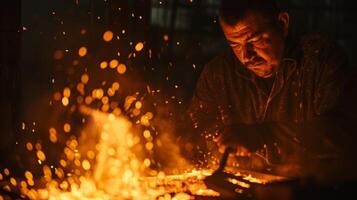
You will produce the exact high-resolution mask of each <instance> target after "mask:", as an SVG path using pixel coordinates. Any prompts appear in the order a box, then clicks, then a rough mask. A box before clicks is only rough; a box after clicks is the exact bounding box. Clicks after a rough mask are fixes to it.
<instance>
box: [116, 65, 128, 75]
mask: <svg viewBox="0 0 357 200" xmlns="http://www.w3.org/2000/svg"><path fill="white" fill-rule="evenodd" d="M117 71H118V73H119V74H124V73H125V72H126V66H125V65H124V64H120V65H119V66H118V68H117Z"/></svg>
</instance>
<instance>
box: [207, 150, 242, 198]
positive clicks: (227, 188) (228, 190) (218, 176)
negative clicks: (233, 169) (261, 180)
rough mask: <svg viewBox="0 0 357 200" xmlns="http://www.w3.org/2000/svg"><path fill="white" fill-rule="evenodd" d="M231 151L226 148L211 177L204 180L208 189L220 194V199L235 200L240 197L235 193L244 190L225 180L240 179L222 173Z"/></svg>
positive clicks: (239, 194)
mask: <svg viewBox="0 0 357 200" xmlns="http://www.w3.org/2000/svg"><path fill="white" fill-rule="evenodd" d="M233 151H234V149H233V148H232V147H227V148H226V149H225V151H224V153H223V156H222V158H221V160H220V163H219V167H218V168H217V170H216V171H215V172H214V173H213V174H212V175H211V176H208V177H206V178H205V179H204V182H205V184H206V186H207V187H208V188H210V189H212V190H215V191H217V192H219V193H220V198H221V199H236V198H239V197H242V194H241V193H239V192H237V191H238V190H241V191H242V190H244V189H245V188H240V187H239V186H238V185H236V184H233V183H231V182H229V181H228V180H227V179H229V178H232V179H239V180H242V179H241V177H237V176H234V175H233V174H229V173H226V172H224V168H225V167H226V164H227V160H228V156H229V154H230V153H232V152H233ZM242 181H243V180H242ZM243 182H244V181H243Z"/></svg>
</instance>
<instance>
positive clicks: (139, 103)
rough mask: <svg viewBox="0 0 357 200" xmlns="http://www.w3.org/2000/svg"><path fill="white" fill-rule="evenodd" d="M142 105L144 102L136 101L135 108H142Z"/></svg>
mask: <svg viewBox="0 0 357 200" xmlns="http://www.w3.org/2000/svg"><path fill="white" fill-rule="evenodd" d="M142 106H143V104H142V103H141V102H140V101H137V102H136V103H135V108H136V109H140V108H141V107H142Z"/></svg>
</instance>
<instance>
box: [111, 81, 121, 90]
mask: <svg viewBox="0 0 357 200" xmlns="http://www.w3.org/2000/svg"><path fill="white" fill-rule="evenodd" d="M119 87H120V85H119V83H118V82H114V83H113V84H112V88H113V90H118V89H119Z"/></svg>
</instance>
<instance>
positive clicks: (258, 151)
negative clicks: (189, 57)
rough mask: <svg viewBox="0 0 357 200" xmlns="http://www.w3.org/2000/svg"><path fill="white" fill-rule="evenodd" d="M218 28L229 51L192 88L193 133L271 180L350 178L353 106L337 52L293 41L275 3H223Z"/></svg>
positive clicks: (312, 38) (316, 38)
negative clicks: (249, 160)
mask: <svg viewBox="0 0 357 200" xmlns="http://www.w3.org/2000/svg"><path fill="white" fill-rule="evenodd" d="M220 24H221V28H222V30H223V33H224V35H225V37H226V39H227V42H228V44H229V45H230V47H231V48H230V49H229V50H228V51H226V52H224V53H222V54H221V55H219V56H217V57H216V58H214V59H213V60H212V61H211V62H209V63H208V64H207V65H206V66H205V67H204V69H203V71H202V73H201V76H200V78H199V80H198V83H197V88H196V91H195V93H194V96H193V99H192V102H191V105H190V107H189V112H188V113H189V115H190V117H191V119H192V121H193V123H194V127H195V128H196V130H197V131H198V132H201V133H203V135H204V136H205V137H208V136H209V135H214V134H215V133H217V134H218V135H217V136H218V137H216V138H215V141H216V142H217V144H218V146H221V147H222V146H232V147H236V149H240V150H243V151H240V154H242V152H243V153H244V152H245V153H244V154H245V155H250V156H251V157H261V158H263V160H264V161H265V164H266V165H265V166H264V167H265V168H269V170H273V171H274V172H275V173H278V174H282V175H286V176H309V177H310V176H313V177H315V178H323V179H324V178H327V177H328V178H331V177H333V178H342V179H344V178H347V177H349V178H352V177H353V176H352V171H355V170H353V166H356V165H355V163H356V161H355V159H354V158H353V155H354V151H355V150H354V149H355V148H354V146H353V145H354V143H355V142H356V140H354V139H355V134H354V132H353V120H354V116H353V114H354V113H355V110H356V109H355V107H354V106H353V105H354V104H355V103H354V101H355V100H356V98H355V95H354V93H353V91H351V90H350V89H351V88H350V87H349V86H351V85H352V83H351V80H352V79H350V78H349V77H350V75H351V73H350V71H349V69H348V67H347V66H348V65H347V59H346V56H345V54H344V52H343V51H342V49H341V48H340V47H339V46H338V45H336V44H335V43H333V42H331V41H330V40H329V39H328V38H327V37H325V36H322V35H318V34H314V35H307V36H304V37H302V38H301V39H299V40H294V39H292V38H291V37H290V33H289V26H290V16H289V14H288V13H287V12H285V11H283V10H279V9H278V6H277V5H276V3H275V2H274V0H249V1H248V0H223V1H222V5H221V10H220ZM346 171H348V175H346V176H343V175H345V174H344V173H343V172H346Z"/></svg>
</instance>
